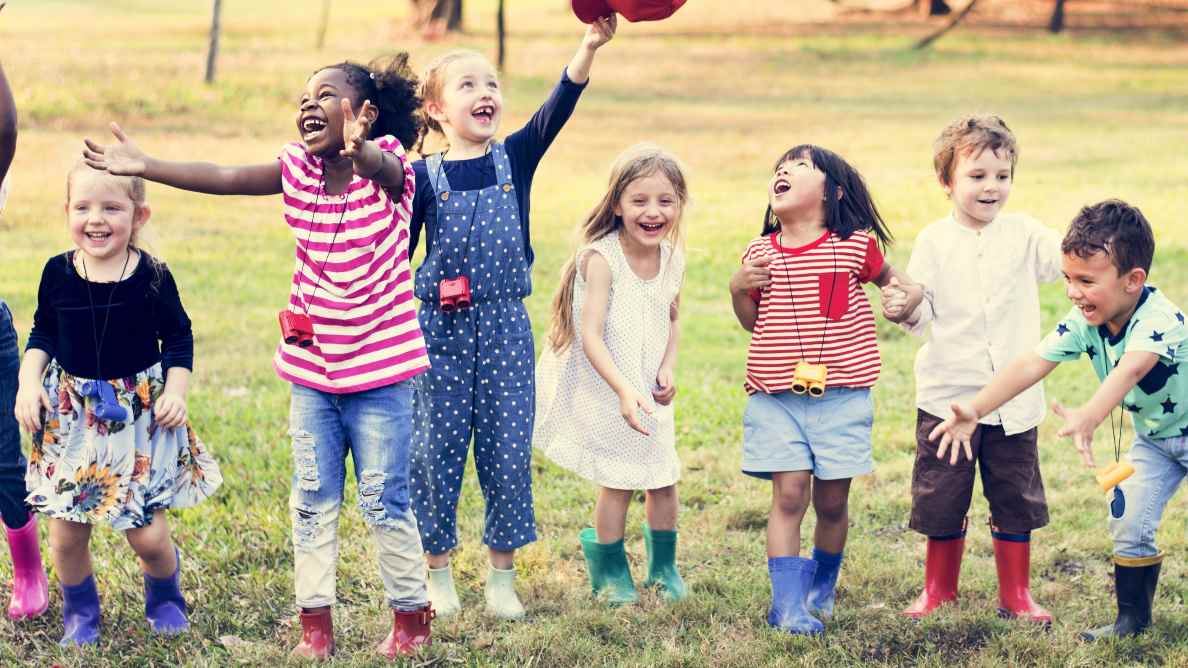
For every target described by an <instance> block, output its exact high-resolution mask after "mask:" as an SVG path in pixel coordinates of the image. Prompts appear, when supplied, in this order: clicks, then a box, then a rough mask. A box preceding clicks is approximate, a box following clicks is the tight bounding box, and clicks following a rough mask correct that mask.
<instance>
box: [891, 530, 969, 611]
mask: <svg viewBox="0 0 1188 668" xmlns="http://www.w3.org/2000/svg"><path fill="white" fill-rule="evenodd" d="M964 553H965V532H964V531H962V532H961V533H959V534H956V535H953V536H940V537H934V536H929V537H928V555H927V556H926V557H924V591H923V592H921V593H920V596H919V597H918V598H917V599H916V601H915V602H914V603H912V604H911V605H910V606H908V607H907V609H906V610H904V611H903V612H902V613H901V614H903V615H907V616H908V617H916V618H919V617H924V616H927V615H928V614H930V613H931V612H932V611H933V610H936V609H937V608H938V607H939V606H940V605H942V604H944V603H948V602H950V601H955V600H957V578H958V576H960V575H961V557H962V555H963V554H964Z"/></svg>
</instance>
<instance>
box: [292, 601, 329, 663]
mask: <svg viewBox="0 0 1188 668" xmlns="http://www.w3.org/2000/svg"><path fill="white" fill-rule="evenodd" d="M290 654H291V655H292V656H295V657H304V658H306V659H315V660H318V661H324V660H326V659H329V658H330V655H332V654H334V615H333V614H332V612H331V608H330V606H328V605H326V606H322V607H320V608H311V609H309V610H306V609H305V608H302V609H301V642H299V643H297V646H296V647H294V648H293V651H292V652H290Z"/></svg>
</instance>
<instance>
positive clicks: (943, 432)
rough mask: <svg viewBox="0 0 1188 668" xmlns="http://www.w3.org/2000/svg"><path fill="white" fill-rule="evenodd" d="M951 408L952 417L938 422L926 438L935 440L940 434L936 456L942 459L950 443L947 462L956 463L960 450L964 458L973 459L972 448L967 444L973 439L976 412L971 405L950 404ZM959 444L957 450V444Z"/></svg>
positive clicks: (975, 426) (976, 422)
mask: <svg viewBox="0 0 1188 668" xmlns="http://www.w3.org/2000/svg"><path fill="white" fill-rule="evenodd" d="M950 408H952V409H953V417H951V418H949V419H948V420H945V421H944V422H942V423H940V424H938V425H937V426H936V428H935V429H933V430H932V432H931V433H930V434H928V440H930V441H935V440H936V438H937V437H938V436H940V439H941V442H940V447H938V448H937V449H936V458H937V459H944V458H945V451H946V450H948V449H949V446H950V445H951V446H952V447H953V449H952V451H951V456H950V457H949V464H956V463H957V460H958V459H960V458H961V450H965V458H966V459H968V460H970V461H973V450H972V449H971V448H970V446H969V442H970V440H972V439H973V433H974V430H975V429H977V428H978V413H977V411H975V410H974V409H973V406H969V405H962V404H953V405H952V406H950ZM959 445H960V446H961V449H960V450H959V449H958V448H957V446H959Z"/></svg>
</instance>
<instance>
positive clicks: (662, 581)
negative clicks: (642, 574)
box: [643, 522, 689, 602]
mask: <svg viewBox="0 0 1188 668" xmlns="http://www.w3.org/2000/svg"><path fill="white" fill-rule="evenodd" d="M643 535H644V547H645V548H647V551H648V579H646V580H644V585H645V586H648V587H652V586H657V585H658V586H659V587H660V589H661V590H662V591H663V592H664V598H665V599H666V600H667V601H669V602H674V601H679V600H681V599H683V598H685V597H686V596H688V595H689V590H688V589H687V588H686V587H685V581H684V580H682V579H681V574H680V573H679V572H678V571H677V565H676V547H677V532H676V531H675V530H674V531H660V530H652V528H651V527H649V526H648V525H647V523H646V522H645V523H644V525H643Z"/></svg>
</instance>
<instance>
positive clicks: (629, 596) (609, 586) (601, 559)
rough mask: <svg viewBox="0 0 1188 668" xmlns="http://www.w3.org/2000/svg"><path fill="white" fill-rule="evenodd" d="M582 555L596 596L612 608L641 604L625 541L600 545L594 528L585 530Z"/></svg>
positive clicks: (582, 534) (583, 532)
mask: <svg viewBox="0 0 1188 668" xmlns="http://www.w3.org/2000/svg"><path fill="white" fill-rule="evenodd" d="M579 535H580V537H581V541H582V554H584V555H586V568H587V569H589V571H590V588H591V589H592V590H593V591H594V595H595V596H597V597H598V598H600V599H602V600H604V601H606V602H607V603H609V604H610V605H612V606H620V605H629V604H631V603H635V602H637V601H639V594H638V593H637V592H636V591H635V583H634V582H632V581H631V569H630V567H628V565H627V553H626V552H625V551H624V550H623V540H622V539H619V540H617V541H615V542H613V543H599V542H598V535H597V534H596V533H595V532H594V529H593V528H585V529H582V532H581V534H579Z"/></svg>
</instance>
